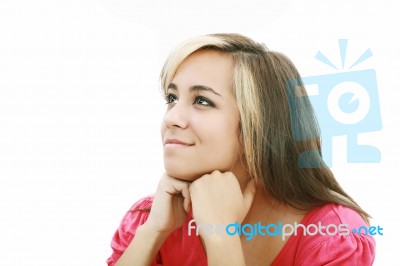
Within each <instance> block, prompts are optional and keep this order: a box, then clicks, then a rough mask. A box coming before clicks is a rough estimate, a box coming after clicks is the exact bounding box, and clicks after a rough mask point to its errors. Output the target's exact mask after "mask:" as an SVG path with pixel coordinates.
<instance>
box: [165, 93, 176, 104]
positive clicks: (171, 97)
mask: <svg viewBox="0 0 400 266" xmlns="http://www.w3.org/2000/svg"><path fill="white" fill-rule="evenodd" d="M177 100H178V97H176V95H174V94H172V93H168V94H167V95H166V96H165V101H166V102H167V104H170V103H174V102H176V101H177Z"/></svg>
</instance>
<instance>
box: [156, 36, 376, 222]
mask: <svg viewBox="0 0 400 266" xmlns="http://www.w3.org/2000/svg"><path fill="white" fill-rule="evenodd" d="M203 49H212V50H216V51H220V52H222V53H226V54H229V55H231V56H232V58H233V60H234V63H235V67H234V73H233V82H232V84H233V93H234V95H235V97H236V101H237V105H238V108H239V113H240V130H241V134H242V136H243V147H244V156H245V159H246V163H247V166H248V172H249V175H250V176H251V178H254V179H255V180H256V182H257V184H258V185H261V186H262V187H263V188H264V189H265V191H267V192H268V193H269V194H270V195H271V196H272V197H274V198H275V199H277V200H279V201H281V202H284V203H286V204H289V205H290V206H292V207H295V208H297V209H301V210H310V209H312V208H315V207H317V206H320V205H322V204H325V203H337V204H341V205H344V206H348V207H350V208H352V209H354V210H355V211H357V212H358V213H359V214H360V215H361V216H362V217H363V219H364V220H365V221H366V222H367V223H368V218H369V215H368V214H367V213H366V212H365V211H364V210H363V209H362V208H361V207H360V206H359V205H358V204H357V203H356V202H355V201H354V200H353V199H352V198H351V197H350V196H349V195H348V194H347V193H346V192H345V191H344V190H343V189H342V188H341V186H340V185H339V184H338V182H337V181H336V179H335V177H334V175H333V173H332V172H331V171H330V169H329V168H328V167H327V166H326V165H325V163H324V161H323V159H322V155H321V154H322V153H321V145H320V132H319V126H318V122H317V119H316V117H315V114H314V111H313V109H312V106H311V103H310V101H309V100H308V97H307V96H306V91H305V89H304V86H303V84H302V82H301V77H300V74H299V72H298V71H297V69H296V67H295V66H294V64H293V63H292V62H291V60H290V59H289V58H287V57H286V56H285V55H283V54H282V53H278V52H274V51H270V50H269V49H267V48H266V47H265V45H262V44H259V43H257V42H255V41H253V40H252V39H250V38H248V37H245V36H243V35H239V34H210V35H205V36H199V37H196V38H192V39H189V40H188V41H186V42H184V43H182V44H181V45H180V46H178V47H176V49H175V50H173V51H172V52H171V54H170V56H169V57H168V58H167V60H166V62H165V64H164V66H163V69H162V71H161V77H160V78H161V88H162V90H163V91H164V92H165V91H166V89H167V87H168V85H169V84H170V83H171V81H172V79H173V77H174V75H175V73H176V70H177V68H178V66H179V65H180V64H181V63H182V61H183V60H185V58H187V57H188V56H189V55H190V54H192V53H194V52H196V51H198V50H203ZM299 93H300V94H301V95H303V97H297V96H296V95H299ZM304 95H305V96H304ZM294 133H295V134H298V135H300V136H301V138H300V139H301V141H298V139H299V138H294V136H293V134H294ZM304 152H305V154H308V156H304ZM299 158H302V160H303V161H302V162H300V163H299ZM300 164H303V165H300ZM310 164H312V165H313V166H312V167H308V166H307V165H310Z"/></svg>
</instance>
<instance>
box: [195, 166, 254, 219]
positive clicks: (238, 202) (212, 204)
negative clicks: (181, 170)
mask: <svg viewBox="0 0 400 266" xmlns="http://www.w3.org/2000/svg"><path fill="white" fill-rule="evenodd" d="M189 190H190V197H191V201H192V206H193V217H194V219H195V220H196V223H197V224H213V225H217V224H229V223H233V222H239V223H241V222H242V221H243V220H244V218H245V217H246V215H247V213H248V211H249V209H250V206H251V204H252V202H253V199H254V195H255V192H256V188H255V185H254V183H253V182H251V181H250V182H248V183H247V186H246V188H245V189H244V191H243V193H242V191H241V189H240V185H239V182H238V180H237V178H236V176H235V175H234V174H233V173H232V172H225V173H221V172H219V171H214V172H212V173H211V174H207V175H204V176H202V177H201V178H199V179H197V180H196V181H194V182H193V183H192V184H191V185H190V188H189Z"/></svg>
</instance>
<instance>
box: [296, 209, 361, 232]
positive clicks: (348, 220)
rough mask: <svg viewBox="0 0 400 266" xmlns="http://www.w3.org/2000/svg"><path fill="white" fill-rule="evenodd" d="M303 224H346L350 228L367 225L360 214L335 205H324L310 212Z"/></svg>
mask: <svg viewBox="0 0 400 266" xmlns="http://www.w3.org/2000/svg"><path fill="white" fill-rule="evenodd" d="M303 223H307V224H311V223H321V224H322V225H329V224H336V225H338V224H346V225H348V227H360V226H365V225H366V223H365V221H364V220H363V218H362V217H361V216H360V214H359V213H358V212H356V211H355V210H353V209H351V208H349V207H347V206H343V205H339V204H334V203H328V204H324V205H322V206H320V207H317V208H315V209H313V210H311V211H309V212H308V213H307V215H306V216H305V217H304V219H303Z"/></svg>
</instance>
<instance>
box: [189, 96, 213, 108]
mask: <svg viewBox="0 0 400 266" xmlns="http://www.w3.org/2000/svg"><path fill="white" fill-rule="evenodd" d="M194 103H195V104H199V105H203V106H211V107H214V104H213V102H211V101H210V100H208V99H206V98H204V97H202V96H197V97H196V99H195V100H194Z"/></svg>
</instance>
